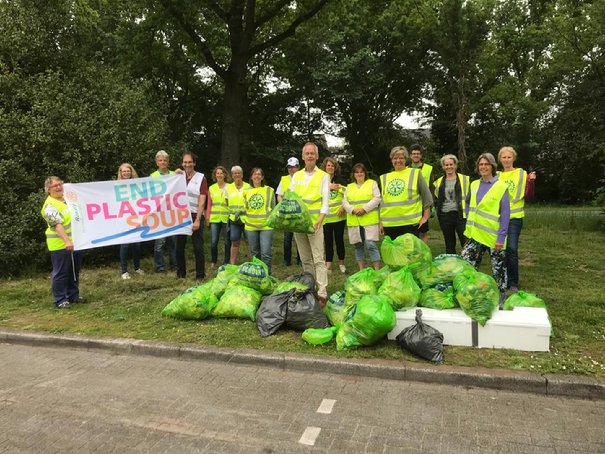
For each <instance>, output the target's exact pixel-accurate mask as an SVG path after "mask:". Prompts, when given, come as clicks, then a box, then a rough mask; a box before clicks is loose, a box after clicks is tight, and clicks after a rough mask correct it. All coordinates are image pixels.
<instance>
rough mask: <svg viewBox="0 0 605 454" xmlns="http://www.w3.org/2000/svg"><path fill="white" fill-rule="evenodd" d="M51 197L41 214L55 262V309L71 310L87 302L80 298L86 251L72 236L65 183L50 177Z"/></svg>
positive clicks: (53, 286)
mask: <svg viewBox="0 0 605 454" xmlns="http://www.w3.org/2000/svg"><path fill="white" fill-rule="evenodd" d="M44 191H45V192H46V193H47V194H48V197H47V198H46V200H45V201H44V205H43V206H42V210H41V211H40V214H41V215H42V217H43V218H44V220H45V221H46V224H47V225H48V228H47V229H46V245H47V246H48V250H49V251H50V261H51V263H52V267H53V270H52V274H51V283H52V289H53V296H54V300H55V307H56V308H57V309H68V308H69V307H71V305H72V304H75V303H83V302H84V298H82V297H81V296H80V287H79V280H80V266H81V264H82V251H75V250H74V243H73V242H72V237H71V213H70V212H69V208H68V207H67V204H66V203H65V199H64V198H63V181H61V179H60V178H58V177H55V176H52V177H48V178H47V179H46V181H45V182H44Z"/></svg>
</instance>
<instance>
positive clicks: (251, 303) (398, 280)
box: [162, 193, 545, 361]
mask: <svg viewBox="0 0 605 454" xmlns="http://www.w3.org/2000/svg"><path fill="white" fill-rule="evenodd" d="M286 194H287V195H288V194H290V198H289V200H290V201H291V203H292V204H295V203H298V202H297V200H298V199H297V197H298V196H296V194H294V193H286ZM284 200H285V198H284ZM293 206H294V205H293ZM302 206H304V204H303V205H302ZM275 211H276V210H274V212H275ZM296 211H297V210H293V212H292V213H290V214H296V213H295V212H296ZM299 214H300V213H299ZM307 214H308V213H307ZM286 219H287V220H288V222H290V221H291V220H292V219H293V218H286V217H283V218H282V220H280V221H279V222H282V221H283V220H286ZM301 219H302V218H301ZM283 225H286V224H283ZM287 225H289V226H291V224H287ZM301 225H302V224H301ZM289 228H290V227H289ZM290 231H291V230H290ZM294 231H297V230H294ZM381 252H382V257H383V260H384V262H385V266H384V267H383V268H381V269H380V270H374V269H372V268H365V269H363V270H361V271H358V272H357V273H355V274H353V275H351V276H349V277H348V278H347V280H346V281H345V283H344V286H343V289H341V290H339V291H337V292H335V293H333V294H332V295H330V297H329V298H328V300H327V303H326V305H325V307H323V308H322V307H321V305H320V304H319V298H318V296H317V294H316V291H315V281H314V279H313V276H312V275H311V274H309V273H303V274H297V275H293V276H290V277H288V278H286V279H285V280H284V281H281V282H280V281H278V280H277V279H275V278H274V277H273V276H271V275H269V273H268V269H267V266H266V265H265V264H264V263H263V262H262V261H260V260H258V259H256V258H254V259H253V260H252V261H250V262H246V263H244V264H242V265H241V266H235V265H224V266H221V267H220V268H219V269H218V272H217V275H216V277H215V278H214V279H212V280H210V281H208V282H206V283H204V284H202V285H200V286H198V287H193V288H190V289H187V290H186V291H184V292H183V293H182V294H180V295H178V296H177V297H176V298H175V299H174V300H172V301H171V302H170V303H169V304H168V305H167V306H166V307H165V308H164V310H163V311H162V314H163V315H165V316H167V317H174V318H178V319H185V320H203V319H205V318H208V317H228V318H242V319H248V320H252V321H255V322H256V325H257V328H258V330H259V333H260V335H261V336H262V337H266V336H271V335H273V334H275V333H276V332H277V331H278V330H280V329H281V328H284V327H285V328H289V329H294V330H297V331H302V338H303V339H304V340H305V341H306V342H308V343H310V344H314V345H322V344H326V343H328V342H330V341H332V340H334V339H335V340H336V349H337V350H338V351H342V350H347V349H351V348H356V347H360V346H367V345H373V344H375V343H377V342H379V341H380V340H381V339H383V338H384V337H385V336H386V335H387V334H388V333H389V332H391V331H392V330H393V328H394V327H395V325H396V316H395V311H397V310H401V309H406V308H411V307H416V306H418V307H426V308H432V309H440V310H441V309H452V308H456V307H460V308H461V309H462V310H463V311H464V312H465V313H466V314H467V315H468V316H469V317H470V318H472V319H473V320H476V321H477V322H478V323H479V324H481V325H482V326H483V325H485V323H486V322H487V321H488V320H489V319H490V318H491V317H492V314H493V312H494V311H495V310H496V308H497V307H498V303H499V290H498V286H497V284H496V281H495V280H494V279H493V278H492V277H491V276H488V275H486V274H484V273H481V272H478V271H476V270H475V269H474V268H473V267H472V266H471V265H470V264H469V263H468V262H466V261H465V260H463V259H462V258H461V257H460V256H458V255H451V254H443V255H440V256H438V257H435V258H432V255H431V251H430V249H429V247H428V246H427V245H426V244H425V243H424V242H423V241H422V240H420V239H419V238H417V237H416V236H414V235H411V234H405V235H401V236H399V237H397V238H396V239H395V240H391V239H390V238H389V237H388V236H387V237H385V238H384V240H383V242H382V245H381ZM518 306H529V307H545V305H544V301H542V300H541V299H540V298H538V297H537V296H536V295H533V294H531V293H525V292H522V291H519V292H517V293H516V294H513V295H511V296H510V297H509V298H508V299H507V300H506V302H505V304H504V309H505V310H512V309H513V308H514V307H518ZM414 326H416V328H415V330H414V331H413V332H412V333H411V334H409V333H408V334H406V336H407V337H406V338H405V339H404V337H405V336H402V337H401V339H400V340H401V342H400V341H399V340H398V342H399V343H400V345H402V346H403V345H404V344H406V345H408V346H410V345H412V347H411V348H412V349H414V348H415V349H416V350H417V351H416V352H415V353H416V354H419V353H418V351H420V352H421V353H422V352H424V353H422V355H424V356H423V357H427V359H431V360H433V361H440V360H441V357H440V355H439V352H438V351H437V350H438V349H437V347H434V348H433V347H430V345H433V344H434V345H438V344H439V336H438V335H437V334H436V333H435V332H433V331H432V330H431V328H430V327H427V326H426V325H423V324H422V321H421V317H420V314H418V316H417V324H416V325H414ZM402 334H403V333H402ZM421 334H422V336H424V337H425V339H424V341H423V342H424V344H422V345H424V346H422V345H421V347H417V345H418V342H419V341H418V339H419V338H420V337H422V336H421ZM410 336H411V337H410ZM429 337H430V339H429ZM442 340H443V339H442V338H441V341H442ZM414 344H415V345H416V347H414V346H413V345H414ZM427 345H428V347H427ZM406 348H407V347H406ZM423 349H424V350H423ZM411 351H413V350H411ZM427 352H428V353H427ZM429 353H430V355H429ZM422 355H421V356H422ZM428 356H431V358H428Z"/></svg>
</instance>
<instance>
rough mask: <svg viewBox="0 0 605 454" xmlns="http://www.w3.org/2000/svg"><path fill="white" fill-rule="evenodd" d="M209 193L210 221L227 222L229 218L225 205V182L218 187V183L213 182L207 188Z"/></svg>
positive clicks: (227, 207)
mask: <svg viewBox="0 0 605 454" xmlns="http://www.w3.org/2000/svg"><path fill="white" fill-rule="evenodd" d="M208 192H209V193H210V200H212V205H211V206H210V222H225V223H226V222H227V221H228V220H229V206H228V205H227V198H226V197H225V193H226V192H227V184H225V186H223V189H221V188H220V186H219V185H218V183H214V184H213V185H212V186H210V187H209V188H208Z"/></svg>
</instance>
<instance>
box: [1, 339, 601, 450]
mask: <svg viewBox="0 0 605 454" xmlns="http://www.w3.org/2000/svg"><path fill="white" fill-rule="evenodd" d="M93 451H94V452H101V453H106V452H120V453H124V452H145V453H147V452H152V453H156V452H169V453H185V452H212V453H215V452H226V453H227V452H228V453H236V452H241V453H244V452H245V453H255V452H258V453H272V452H274V453H282V452H305V453H306V452H310V451H313V452H351V453H359V452H372V453H374V452H376V453H391V452H431V453H439V452H443V453H456V452H460V453H465V454H466V453H472V452H488V453H493V452H502V453H511V452H514V453H516V454H517V453H526V452H527V453H568V452H569V453H580V452H594V453H597V452H598V453H603V452H605V401H604V400H597V401H590V400H582V399H573V398H562V397H552V396H543V395H536V394H527V393H514V392H508V391H495V390H488V389H472V388H471V389H466V388H463V387H454V386H447V385H432V384H422V383H414V382H406V381H392V380H382V379H376V378H368V377H359V376H343V375H332V374H324V373H313V371H309V372H308V373H305V372H293V371H283V370H280V369H276V368H267V367H255V366H244V365H234V364H225V363H214V362H206V361H185V360H177V359H165V358H158V357H154V356H130V355H125V356H122V355H113V354H109V353H104V352H95V351H84V350H76V349H67V348H45V347H30V346H22V345H9V344H0V452H11V453H12V452H44V453H48V454H50V453H55V452H56V453H59V452H60V453H66V452H78V453H85V452H93Z"/></svg>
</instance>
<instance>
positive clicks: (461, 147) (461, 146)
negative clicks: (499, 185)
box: [455, 76, 469, 173]
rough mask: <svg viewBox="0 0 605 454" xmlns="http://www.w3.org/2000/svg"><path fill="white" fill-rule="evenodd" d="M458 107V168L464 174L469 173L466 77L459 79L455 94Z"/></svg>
mask: <svg viewBox="0 0 605 454" xmlns="http://www.w3.org/2000/svg"><path fill="white" fill-rule="evenodd" d="M455 102H456V103H455V105H456V129H457V135H458V168H459V169H460V170H461V171H462V172H463V173H468V168H469V167H468V162H467V156H466V112H465V111H466V96H465V94H464V76H461V77H460V78H459V79H458V86H457V90H456V94H455Z"/></svg>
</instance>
